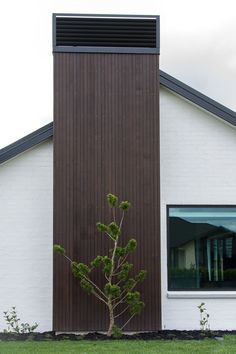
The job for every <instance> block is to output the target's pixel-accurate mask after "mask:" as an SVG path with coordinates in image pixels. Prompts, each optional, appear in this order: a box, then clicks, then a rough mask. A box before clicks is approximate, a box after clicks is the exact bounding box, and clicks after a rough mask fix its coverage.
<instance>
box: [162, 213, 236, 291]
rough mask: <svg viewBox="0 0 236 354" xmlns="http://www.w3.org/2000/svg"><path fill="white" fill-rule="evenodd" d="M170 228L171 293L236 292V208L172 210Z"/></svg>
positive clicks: (169, 262)
mask: <svg viewBox="0 0 236 354" xmlns="http://www.w3.org/2000/svg"><path fill="white" fill-rule="evenodd" d="M168 226H169V229H168V233H169V235H168V237H169V242H168V245H169V250H168V275H169V279H168V283H169V290H214V289H215V290H220V289H222V290H232V289H234V290H236V208H233V207H209V208H208V207H207V208H203V207H189V208H187V207H175V208H169V218H168Z"/></svg>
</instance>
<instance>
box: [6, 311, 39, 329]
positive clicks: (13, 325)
mask: <svg viewBox="0 0 236 354" xmlns="http://www.w3.org/2000/svg"><path fill="white" fill-rule="evenodd" d="M3 313H4V318H5V321H6V324H7V326H8V327H7V329H4V332H5V333H30V332H33V331H34V330H35V329H36V328H37V327H38V323H36V322H35V323H34V324H33V325H32V326H30V325H29V323H20V318H18V315H17V312H16V307H15V306H13V307H12V308H11V310H10V311H4V312H3Z"/></svg>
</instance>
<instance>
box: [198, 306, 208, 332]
mask: <svg viewBox="0 0 236 354" xmlns="http://www.w3.org/2000/svg"><path fill="white" fill-rule="evenodd" d="M198 308H199V311H200V329H201V331H210V324H209V317H210V315H209V314H208V313H207V312H206V308H205V302H202V303H201V304H200V305H199V306H198Z"/></svg>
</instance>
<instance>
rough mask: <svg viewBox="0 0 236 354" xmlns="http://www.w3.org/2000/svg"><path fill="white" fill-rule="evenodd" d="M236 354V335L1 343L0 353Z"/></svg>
mask: <svg viewBox="0 0 236 354" xmlns="http://www.w3.org/2000/svg"><path fill="white" fill-rule="evenodd" d="M31 353H32V354H41V353H44V354H51V353H52V354H100V353H101V354H108V353H109V354H145V353H147V354H156V353H158V354H162V353H165V354H173V353H175V354H184V353H188V354H203V353H206V354H210V353H214V354H216V353H220V354H231V353H232V354H234V353H236V336H233V335H231V336H230V335H228V336H225V337H224V340H223V341H216V340H214V339H205V340H202V341H192V340H191V341H179V340H176V341H162V340H155V341H143V340H134V341H126V340H121V341H119V340H115V341H87V340H82V341H78V342H73V341H60V342H53V341H48V342H30V341H28V342H0V354H31Z"/></svg>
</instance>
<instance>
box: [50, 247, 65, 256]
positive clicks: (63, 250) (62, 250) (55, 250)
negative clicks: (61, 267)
mask: <svg viewBox="0 0 236 354" xmlns="http://www.w3.org/2000/svg"><path fill="white" fill-rule="evenodd" d="M53 251H54V252H57V253H59V254H63V255H64V254H65V253H66V251H65V248H64V247H62V246H61V245H54V246H53Z"/></svg>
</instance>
